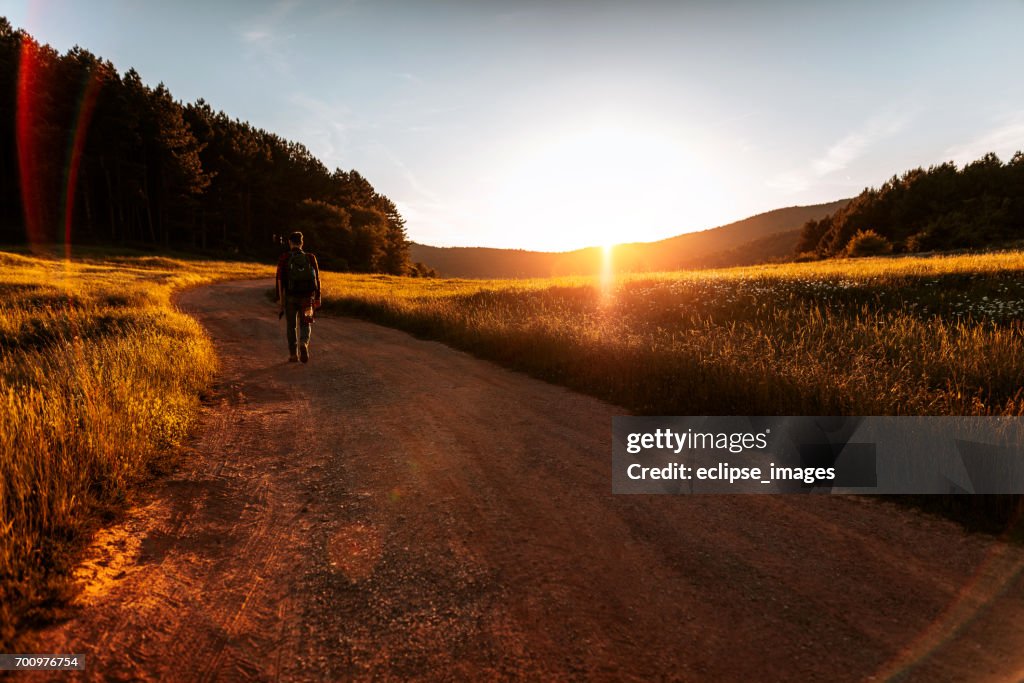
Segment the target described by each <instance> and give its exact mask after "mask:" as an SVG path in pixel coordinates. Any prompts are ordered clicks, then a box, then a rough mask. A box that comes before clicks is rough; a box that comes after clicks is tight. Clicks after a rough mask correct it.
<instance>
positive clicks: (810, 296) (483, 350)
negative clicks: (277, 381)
mask: <svg viewBox="0 0 1024 683" xmlns="http://www.w3.org/2000/svg"><path fill="white" fill-rule="evenodd" d="M1022 273H1024V253H1021V252H1011V253H998V254H987V255H971V256H954V257H934V258H905V259H891V258H890V259H863V260H844V261H828V262H819V263H808V264H787V265H780V266H769V267H757V268H737V269H729V270H720V271H692V272H680V273H659V274H651V275H622V276H619V277H616V278H614V279H612V280H610V281H605V282H602V281H601V280H600V279H598V278H589V279H588V278H561V279H551V280H524V281H482V280H416V279H400V278H388V277H383V276H346V275H332V274H327V275H326V276H325V278H324V283H325V292H326V297H325V305H326V306H327V307H328V308H329V309H330V308H333V309H335V310H338V311H342V312H346V313H354V314H358V315H364V316H367V317H370V318H372V319H375V320H378V321H382V322H385V323H388V324H392V325H395V326H398V327H402V328H404V329H407V330H410V331H412V332H415V333H418V334H421V335H425V336H430V337H433V338H438V339H443V340H445V341H448V342H449V343H451V344H453V345H455V346H458V347H460V348H463V349H465V350H468V351H471V352H474V353H477V354H479V355H482V356H484V357H487V358H490V359H493V360H496V361H499V362H501V363H503V364H506V365H508V366H511V367H514V368H516V369H520V370H525V371H527V372H530V373H533V374H535V375H537V376H539V377H542V378H544V379H547V380H550V381H554V382H558V383H562V384H566V385H568V386H571V387H573V388H576V389H580V390H582V391H586V392H588V393H591V394H593V395H595V396H598V397H600V398H603V399H607V400H609V401H613V402H616V403H619V404H621V405H623V406H625V407H627V408H629V409H631V410H633V411H636V412H638V413H645V414H666V415H714V414H748V415H822V414H824V415H1006V414H1012V415H1017V414H1021V413H1022V412H1024V400H1022V398H1024V394H1022V391H1021V385H1022V378H1024V348H1022V344H1021V342H1022V329H1024V328H1022V326H1021V319H1022V318H1024V278H1022V277H1021V275H1022Z"/></svg>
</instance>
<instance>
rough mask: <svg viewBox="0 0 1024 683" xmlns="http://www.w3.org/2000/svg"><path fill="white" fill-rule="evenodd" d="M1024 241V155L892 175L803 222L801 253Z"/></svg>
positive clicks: (834, 253)
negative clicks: (817, 217) (827, 212)
mask: <svg viewBox="0 0 1024 683" xmlns="http://www.w3.org/2000/svg"><path fill="white" fill-rule="evenodd" d="M1022 239H1024V152H1017V153H1016V154H1014V155H1013V158H1012V159H1011V160H1010V161H1009V162H1007V163H1003V162H1002V161H1000V159H999V157H997V156H996V155H995V154H992V153H989V154H986V155H985V156H983V157H982V158H980V159H978V160H977V161H973V162H971V163H969V164H966V165H964V167H963V168H960V169H958V168H957V166H956V164H954V163H952V162H947V163H944V164H940V165H938V166H931V167H929V168H928V169H927V170H926V169H923V168H915V169H913V170H911V171H907V172H906V173H904V174H903V175H902V176H898V177H897V176H893V177H892V178H891V179H889V180H888V181H887V182H886V183H885V184H883V185H882V186H881V187H880V188H878V189H875V188H868V189H865V190H864V191H863V192H862V193H861V194H860V195H858V196H857V197H854V198H853V199H852V200H851V201H850V203H849V204H847V205H846V206H844V207H843V208H841V209H839V210H838V211H836V212H835V213H832V214H831V215H829V216H826V217H824V218H822V219H820V220H810V221H807V223H805V224H804V226H803V230H802V232H801V235H800V240H799V242H798V244H797V253H798V254H805V255H814V256H819V257H821V256H837V255H842V254H846V253H852V252H855V251H856V250H857V248H858V247H870V249H871V250H873V251H875V252H880V251H894V252H897V253H900V252H921V251H942V250H953V249H972V248H981V247H990V246H999V245H1005V244H1009V243H1012V242H1016V241H1019V240H1022Z"/></svg>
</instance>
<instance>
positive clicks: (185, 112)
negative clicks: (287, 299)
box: [0, 17, 425, 275]
mask: <svg viewBox="0 0 1024 683" xmlns="http://www.w3.org/2000/svg"><path fill="white" fill-rule="evenodd" d="M293 230H301V231H302V232H303V233H304V234H305V235H306V243H307V244H308V245H310V248H311V249H312V250H315V251H316V253H317V254H318V256H319V258H320V262H321V265H322V266H323V267H325V268H328V269H331V270H339V271H352V272H381V273H389V274H394V275H403V274H419V273H421V272H424V271H425V269H424V268H423V267H422V266H418V265H417V266H414V265H412V264H410V262H409V255H408V254H409V247H408V240H407V238H406V231H405V222H404V220H403V218H402V216H401V215H400V214H399V212H398V209H397V207H396V206H395V204H394V202H392V201H391V200H390V199H388V198H387V197H386V196H384V195H383V194H381V193H380V192H378V191H376V190H375V189H374V187H373V186H372V185H371V184H370V182H369V181H368V180H367V179H366V178H365V177H363V176H362V175H360V173H359V172H358V171H355V170H349V171H344V170H342V169H340V168H339V169H335V170H334V171H330V170H328V169H327V168H326V167H325V166H324V164H323V163H322V162H321V161H320V160H318V159H317V158H316V157H315V156H314V155H313V154H312V153H311V152H310V151H309V150H308V149H307V148H306V147H305V146H303V145H302V144H301V143H299V142H294V141H291V140H286V139H284V138H282V137H280V136H278V135H276V134H274V133H271V132H268V131H265V130H261V129H259V128H256V127H254V126H252V125H250V124H249V123H247V122H245V121H240V120H238V119H237V118H231V117H230V116H228V115H227V114H225V113H224V112H222V111H215V110H214V109H213V107H211V106H210V105H209V104H208V103H207V102H205V101H204V100H203V99H199V100H197V101H196V102H194V103H191V104H184V103H182V102H179V101H178V100H176V99H175V98H174V96H173V95H172V94H171V92H170V91H169V90H168V89H167V88H166V87H165V86H164V85H163V84H162V83H161V84H159V85H157V86H156V87H150V86H148V85H146V84H145V83H144V82H143V80H142V77H141V76H140V75H139V73H137V72H136V71H135V70H134V69H129V70H128V71H127V72H125V73H124V75H120V74H118V71H117V69H116V68H115V67H114V65H113V64H112V63H111V62H110V61H107V60H104V59H102V58H100V57H97V56H95V55H93V54H92V53H90V52H89V51H87V50H85V49H82V48H80V47H75V48H72V49H71V50H69V51H68V52H67V53H65V54H63V55H62V54H59V53H58V52H57V51H56V50H54V49H53V48H51V47H50V46H48V45H41V44H39V43H38V42H37V41H35V40H34V39H33V38H32V37H31V36H30V35H28V34H27V33H25V32H24V31H21V30H14V29H13V27H12V26H11V24H10V22H9V21H8V20H7V19H5V18H3V17H0V241H2V242H4V243H7V244H18V243H25V242H29V243H31V244H66V245H71V244H72V243H74V244H97V245H118V246H128V247H136V248H147V249H154V248H157V249H166V248H175V249H183V250H188V251H194V252H201V253H212V254H218V255H237V256H240V257H250V258H259V259H267V258H273V256H275V255H276V254H277V253H278V251H279V250H280V249H281V248H282V247H281V245H282V236H283V235H287V234H288V233H290V232H291V231H293Z"/></svg>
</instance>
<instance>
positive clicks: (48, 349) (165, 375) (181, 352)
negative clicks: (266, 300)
mask: <svg viewBox="0 0 1024 683" xmlns="http://www.w3.org/2000/svg"><path fill="white" fill-rule="evenodd" d="M253 276H272V271H271V270H270V269H269V268H267V269H263V270H259V269H258V267H256V266H252V265H247V264H231V263H215V262H196V261H184V260H176V259H171V258H163V257H153V256H120V257H114V256H111V257H99V256H97V257H96V258H89V257H86V258H84V259H77V260H75V261H73V262H69V261H64V260H58V259H52V258H39V257H34V256H29V255H25V254H17V253H9V252H0V353H2V356H0V454H2V458H0V515H2V516H0V645H5V644H9V643H11V642H12V638H13V637H14V635H15V629H16V626H17V624H18V623H24V622H25V621H26V620H31V619H32V618H33V612H34V611H39V610H42V611H45V610H46V607H47V603H48V601H50V600H53V599H55V598H59V597H60V595H61V593H62V592H63V591H64V590H65V589H66V588H67V583H66V582H67V578H66V573H67V569H68V567H67V564H68V561H69V555H68V549H69V547H70V544H73V543H74V541H75V539H76V538H78V536H79V535H80V531H81V529H82V525H83V524H85V523H88V520H89V519H91V518H92V517H93V516H94V515H93V514H91V513H93V512H95V511H96V510H97V509H98V508H99V507H100V506H105V505H110V504H112V503H113V504H116V503H117V502H118V501H119V500H121V499H123V498H124V497H125V496H126V495H127V494H128V492H129V491H130V489H131V486H132V485H133V484H134V483H137V482H138V481H139V480H140V479H141V478H143V477H145V476H147V473H149V472H150V471H151V470H152V469H153V468H154V466H155V465H157V463H159V461H160V460H161V458H163V457H166V455H167V454H168V453H170V452H172V451H173V449H174V447H175V446H177V445H178V444H179V443H180V441H181V439H182V438H183V437H184V436H185V435H186V433H187V432H188V429H189V427H190V426H191V424H192V422H193V420H194V418H195V417H196V415H197V412H198V407H199V395H200V392H202V391H203V390H204V389H206V388H207V387H208V386H209V384H210V382H211V380H212V378H213V374H214V372H215V370H216V367H217V364H216V357H215V355H214V352H213V348H212V346H211V344H210V342H209V340H208V339H207V337H206V336H205V334H204V332H203V330H202V328H201V327H200V326H199V325H198V324H197V323H196V322H195V321H194V320H192V319H191V318H189V317H187V316H185V315H183V314H181V313H179V312H177V311H176V310H175V309H174V308H173V306H172V305H171V295H172V293H173V292H174V291H176V290H179V289H182V288H186V287H190V286H193V285H198V284H202V283H206V282H211V281H214V280H217V279H223V278H231V277H253ZM0 650H2V647H0Z"/></svg>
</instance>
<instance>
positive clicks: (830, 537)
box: [37, 282, 1024, 681]
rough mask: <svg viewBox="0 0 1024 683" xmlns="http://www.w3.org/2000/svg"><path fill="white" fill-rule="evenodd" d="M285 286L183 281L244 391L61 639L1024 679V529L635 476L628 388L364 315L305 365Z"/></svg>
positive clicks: (307, 668) (452, 672) (216, 412)
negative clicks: (604, 397) (618, 431)
mask: <svg viewBox="0 0 1024 683" xmlns="http://www.w3.org/2000/svg"><path fill="white" fill-rule="evenodd" d="M267 286H268V285H267V283H265V282H258V283H229V284H223V285H218V286H215V287H207V288H202V289H198V290H194V291H191V292H189V293H187V294H186V295H184V296H182V297H181V299H180V305H181V306H182V308H184V309H185V310H187V311H189V312H191V313H193V314H194V315H196V316H197V317H198V318H199V319H200V320H201V321H202V322H203V323H204V324H205V325H206V326H207V328H208V329H209V331H210V333H211V334H212V336H213V338H214V340H215V343H216V344H217V346H218V348H219V349H220V352H221V354H222V356H223V363H224V367H223V373H222V383H221V397H220V399H219V402H218V403H216V404H215V405H213V406H211V407H210V408H208V409H207V411H206V415H205V417H204V420H203V426H202V429H201V433H200V435H199V436H198V437H197V440H196V442H195V444H194V446H195V452H194V453H193V454H192V455H190V456H189V457H188V459H187V460H186V462H185V464H184V466H183V467H182V468H181V469H180V471H179V472H177V473H176V474H174V475H173V476H171V477H169V478H166V479H164V480H162V481H161V482H160V483H159V484H158V485H157V486H156V487H155V489H154V490H153V491H152V493H151V495H150V496H149V497H148V500H150V501H151V502H149V503H148V504H146V505H144V506H142V507H140V508H139V509H137V510H134V511H133V512H132V514H131V515H130V517H129V518H128V519H127V521H125V522H124V523H123V524H121V525H119V526H117V527H115V528H113V529H110V530H107V531H105V532H104V533H103V534H101V535H100V537H99V539H98V540H97V542H96V544H95V547H94V548H93V550H92V553H91V556H90V561H89V562H88V563H87V564H86V566H85V567H84V568H83V570H82V574H83V577H84V578H87V584H86V585H87V588H86V590H85V592H84V593H83V597H82V599H81V608H80V609H78V610H77V611H76V615H75V617H74V618H73V619H72V620H70V621H68V622H66V623H64V624H61V625H59V626H57V627H54V628H52V629H50V630H49V631H47V632H46V633H44V634H43V635H42V638H41V642H40V644H39V645H40V647H39V649H38V650H37V651H39V652H86V653H88V656H89V658H90V659H89V665H88V666H89V671H88V675H89V677H90V678H93V679H97V680H99V679H105V680H140V679H142V680H190V681H192V680H225V681H233V680H239V679H259V680H271V679H272V680H277V679H281V680H346V679H350V678H364V677H365V678H374V679H378V678H441V679H449V680H464V679H467V678H488V679H492V678H504V677H526V678H530V679H552V678H557V679H564V678H597V679H636V680H647V679H651V678H661V679H684V680H737V681H740V680H860V679H867V678H875V679H876V680H883V679H885V678H887V677H890V676H899V680H1020V679H1021V678H1024V647H1021V644H1024V619H1021V616H1022V615H1024V580H1022V578H1021V568H1022V566H1024V553H1022V551H1021V549H1020V548H1008V547H1006V546H1003V545H1001V544H999V543H997V542H995V541H993V540H992V539H989V538H987V537H982V536H972V535H968V534H965V533H963V532H962V531H960V530H959V529H958V528H957V527H956V526H955V525H953V524H951V523H946V522H943V521H940V520H935V519H931V518H928V517H925V516H923V515H919V514H915V513H912V512H907V511H903V510H899V509H896V508H894V507H891V506H890V505H887V504H884V503H879V502H875V501H865V500H860V499H852V498H849V499H843V498H838V497H836V498H830V497H814V498H808V497H797V496H786V497H782V496H779V497H770V496H745V497H744V496H715V497H712V496H704V497H692V498H690V497H669V496H661V497H659V496H613V495H611V483H610V482H611V478H610V460H611V457H610V454H611V445H610V431H611V417H612V415H614V414H616V413H621V412H622V411H621V410H619V409H616V408H615V407H614V406H609V405H606V404H603V403H600V402H598V401H596V400H594V399H591V398H587V397H584V396H580V395H577V394H574V393H572V392H570V391H568V390H565V389H561V388H558V387H554V386H551V385H548V384H545V383H542V382H538V381H535V380H532V379H529V378H527V377H524V376H521V375H518V374H515V373H512V372H508V371H505V370H502V369H500V368H497V367H495V366H494V365H491V364H489V363H486V362H483V361H480V360H476V359H474V358H472V357H470V356H468V355H466V354H463V353H460V352H457V351H453V350H451V349H449V348H447V347H445V346H443V345H441V344H438V343H433V342H426V341H420V340H416V339H414V338H412V337H409V336H408V335H406V334H403V333H401V332H397V331H394V330H390V329H386V328H383V327H378V326H375V325H371V324H368V323H364V322H358V321H353V320H349V319H337V318H335V319H324V320H320V321H318V322H317V323H316V325H315V327H314V331H313V345H312V361H311V363H310V364H309V365H308V366H304V365H301V364H288V363H286V362H285V360H286V350H285V348H284V340H283V338H284V332H283V330H282V327H283V325H282V324H281V323H279V322H278V320H277V316H276V311H275V310H274V309H273V307H272V305H271V304H269V303H268V302H267V301H266V300H265V298H264V297H263V294H262V292H263V290H264V289H265V288H266V287H267ZM58 678H61V679H64V678H65V676H63V675H62V676H59V677H58Z"/></svg>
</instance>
